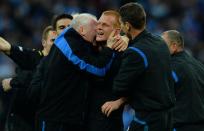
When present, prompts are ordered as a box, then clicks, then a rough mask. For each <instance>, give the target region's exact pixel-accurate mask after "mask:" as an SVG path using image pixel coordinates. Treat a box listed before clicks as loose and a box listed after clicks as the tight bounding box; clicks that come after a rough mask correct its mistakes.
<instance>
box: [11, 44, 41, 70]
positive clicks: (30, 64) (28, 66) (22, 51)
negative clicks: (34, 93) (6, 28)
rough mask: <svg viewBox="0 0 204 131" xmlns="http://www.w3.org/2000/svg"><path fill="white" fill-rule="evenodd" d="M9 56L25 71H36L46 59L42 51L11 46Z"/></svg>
mask: <svg viewBox="0 0 204 131" xmlns="http://www.w3.org/2000/svg"><path fill="white" fill-rule="evenodd" d="M8 56H9V57H10V58H11V59H12V60H13V61H14V62H15V63H16V64H17V65H18V66H19V67H20V68H21V69H23V70H34V69H35V68H36V66H37V65H38V64H39V62H40V60H41V59H42V58H43V57H44V55H43V53H42V51H41V50H35V49H29V48H23V47H21V46H15V45H11V50H10V54H9V55H8Z"/></svg>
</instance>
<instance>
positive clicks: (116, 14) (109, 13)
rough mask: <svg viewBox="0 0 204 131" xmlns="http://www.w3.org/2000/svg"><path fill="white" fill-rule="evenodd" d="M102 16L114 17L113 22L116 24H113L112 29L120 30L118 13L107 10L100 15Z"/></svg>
mask: <svg viewBox="0 0 204 131" xmlns="http://www.w3.org/2000/svg"><path fill="white" fill-rule="evenodd" d="M102 15H111V16H114V17H115V20H116V23H114V25H113V26H114V27H115V28H120V27H121V26H120V25H121V23H120V14H119V12H117V11H115V10H107V11H104V12H103V13H102Z"/></svg>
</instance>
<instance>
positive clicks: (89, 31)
mask: <svg viewBox="0 0 204 131" xmlns="http://www.w3.org/2000/svg"><path fill="white" fill-rule="evenodd" d="M96 25H97V21H96V20H91V22H90V23H89V25H86V27H85V28H84V32H85V33H84V34H85V35H84V36H83V37H84V39H86V40H87V41H89V42H91V43H93V42H94V40H95V38H96Z"/></svg>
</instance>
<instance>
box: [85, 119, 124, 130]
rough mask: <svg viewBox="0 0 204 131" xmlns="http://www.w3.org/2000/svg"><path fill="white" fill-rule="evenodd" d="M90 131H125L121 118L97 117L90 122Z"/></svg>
mask: <svg viewBox="0 0 204 131" xmlns="http://www.w3.org/2000/svg"><path fill="white" fill-rule="evenodd" d="M87 126H88V131H123V123H122V117H121V118H108V117H106V116H103V117H95V118H91V119H89V120H88V124H87Z"/></svg>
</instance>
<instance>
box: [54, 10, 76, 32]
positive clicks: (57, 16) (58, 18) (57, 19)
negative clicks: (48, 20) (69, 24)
mask: <svg viewBox="0 0 204 131" xmlns="http://www.w3.org/2000/svg"><path fill="white" fill-rule="evenodd" d="M61 19H70V20H72V19H73V16H72V15H70V14H65V13H63V14H59V15H55V16H54V17H53V18H52V26H53V29H54V30H56V29H57V21H59V20H61Z"/></svg>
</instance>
